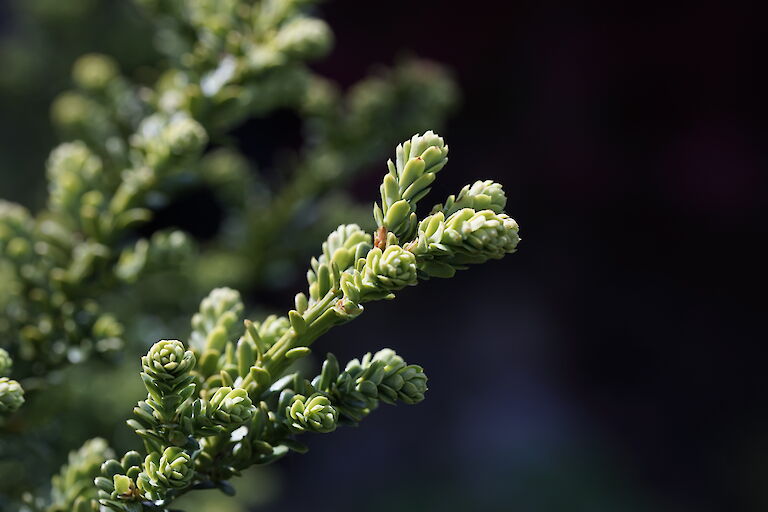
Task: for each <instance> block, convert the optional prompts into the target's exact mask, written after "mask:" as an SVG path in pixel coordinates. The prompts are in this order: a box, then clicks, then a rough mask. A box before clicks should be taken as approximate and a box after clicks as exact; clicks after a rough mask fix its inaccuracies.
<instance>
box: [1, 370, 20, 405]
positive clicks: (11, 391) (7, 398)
mask: <svg viewBox="0 0 768 512" xmlns="http://www.w3.org/2000/svg"><path fill="white" fill-rule="evenodd" d="M22 404H24V389H23V388H22V387H21V384H19V383H18V382H16V381H15V380H11V379H9V378H8V377H0V414H2V413H6V412H14V411H17V410H18V409H19V407H21V406H22Z"/></svg>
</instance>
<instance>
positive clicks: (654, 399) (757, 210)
mask: <svg viewBox="0 0 768 512" xmlns="http://www.w3.org/2000/svg"><path fill="white" fill-rule="evenodd" d="M104 3H105V4H114V5H113V6H112V8H114V9H119V5H118V4H119V2H104ZM568 4H571V3H569V2H562V3H560V2H550V1H537V2H532V1H521V2H489V1H474V2H440V3H431V2H419V3H417V2H409V1H405V0H397V1H390V2H354V1H335V2H328V3H326V4H324V5H323V7H322V12H323V13H324V17H325V19H327V20H328V22H329V23H330V25H331V27H332V28H333V30H334V32H335V35H336V44H335V49H334V51H333V53H332V54H331V56H330V57H328V58H327V59H325V60H324V61H322V62H320V63H318V64H317V65H316V66H315V67H316V69H318V70H319V71H321V72H322V73H324V74H325V75H326V76H328V77H330V78H332V79H334V80H336V81H338V82H340V83H341V84H343V85H348V84H351V83H353V82H354V81H356V80H358V79H360V78H361V77H362V76H364V75H365V73H366V72H367V71H369V69H370V66H371V64H372V63H376V62H392V61H393V60H394V59H395V58H397V57H398V56H400V55H404V54H411V53H412V54H415V55H418V56H419V57H426V58H430V59H434V60H436V61H439V62H442V63H444V64H446V65H447V66H448V67H449V68H451V69H452V70H453V72H454V75H455V78H456V79H457V81H458V82H459V84H460V87H461V90H462V96H463V100H462V105H461V108H460V109H459V110H458V111H457V112H456V113H455V115H454V116H453V118H452V119H451V121H450V123H449V127H448V129H447V130H445V133H443V134H442V135H444V136H445V137H446V139H447V141H448V143H449V144H450V146H451V162H450V163H449V165H448V167H447V168H446V170H445V171H444V172H443V173H441V176H442V178H441V180H440V181H439V182H438V185H437V186H436V187H435V190H434V192H433V195H432V197H433V198H440V197H443V196H445V195H446V194H448V193H453V192H456V191H457V190H458V189H459V188H460V187H461V186H462V185H463V184H464V183H467V182H471V181H473V180H475V179H480V178H493V179H495V180H497V181H500V182H502V183H503V184H504V185H505V188H506V190H507V194H508V196H509V203H508V207H507V210H508V211H509V213H510V215H512V216H513V217H514V218H515V219H517V221H518V222H519V223H520V226H521V235H522V237H523V242H522V243H521V245H520V250H519V252H518V253H517V254H515V255H512V256H510V257H508V258H506V259H504V260H502V261H500V262H494V263H491V264H487V265H483V266H481V267H480V268H474V269H472V270H471V271H468V272H465V273H461V274H459V275H458V276H457V277H456V278H454V279H451V280H446V281H439V280H435V281H432V282H430V283H428V284H426V285H424V286H419V287H418V288H414V289H411V290H407V291H404V292H402V293H401V294H400V295H399V297H398V300H396V301H393V302H391V303H376V304H372V305H371V306H370V307H369V308H368V310H367V312H366V314H365V315H364V317H363V318H362V319H361V320H360V321H358V322H353V323H352V324H350V325H348V326H345V327H343V328H340V329H338V330H337V331H334V334H333V336H332V337H331V338H332V339H330V340H327V341H326V340H324V341H325V343H327V345H324V347H327V348H328V349H331V348H332V349H333V350H334V351H335V352H336V353H337V355H338V356H339V357H340V359H342V360H343V359H345V358H349V357H357V356H359V355H360V354H361V353H363V352H365V351H367V350H372V349H377V348H378V347H380V346H382V345H388V346H392V348H394V349H396V350H397V351H398V352H399V353H401V354H402V355H403V356H404V357H405V358H406V359H407V360H409V361H415V362H418V363H420V364H422V365H423V366H424V367H425V369H426V371H427V373H428V375H429V376H430V388H431V389H430V392H429V394H428V398H427V400H426V401H425V402H424V403H423V404H421V405H419V406H418V407H413V408H409V407H404V406H403V407H397V408H389V407H384V408H381V409H380V410H379V411H378V412H377V413H376V414H373V415H371V417H370V418H368V419H366V420H365V423H364V425H363V426H362V427H361V428H359V429H345V430H340V431H338V432H337V433H336V434H334V435H332V436H314V437H313V438H312V439H310V446H311V451H310V453H309V454H308V455H306V456H302V457H299V456H294V457H289V458H288V459H286V460H284V461H283V462H281V464H280V465H279V466H278V467H277V472H278V474H277V479H276V482H277V483H276V484H275V485H277V486H279V487H280V488H281V489H282V491H281V492H280V493H279V494H278V496H277V498H276V500H274V501H272V502H271V503H270V504H268V505H266V506H265V507H263V508H261V509H260V510H265V511H284V512H288V511H299V510H306V509H308V508H311V509H313V510H314V511H316V512H326V511H328V512H330V511H334V512H339V511H353V510H370V511H385V510H393V509H397V510H413V511H422V510H444V511H454V510H455V511H467V510H488V511H495V510H499V511H501V510H505V511H506V510H510V511H512V510H513V511H520V512H523V511H569V512H575V511H614V510H616V511H635V510H638V511H640V510H643V511H645V510H655V511H659V512H662V511H697V512H703V511H710V510H712V511H714V510H766V508H768V403H766V400H765V399H764V394H765V387H766V386H765V384H766V383H765V377H764V374H765V372H764V365H765V363H764V351H763V350H762V347H761V346H760V345H759V344H758V337H760V338H764V335H761V334H760V333H762V332H763V328H762V327H761V326H762V321H763V320H764V318H763V317H762V315H760V314H761V313H763V311H764V307H759V308H758V305H757V304H756V302H754V301H753V300H752V297H751V296H750V294H749V293H747V291H748V290H750V289H752V290H753V291H756V290H755V289H756V288H757V287H758V282H757V281H758V278H759V277H760V275H759V274H757V273H756V272H755V271H753V270H752V268H753V264H754V263H756V262H757V260H758V258H759V256H758V254H759V253H758V252H757V251H756V249H755V248H754V245H755V244H754V243H753V240H758V239H759V237H761V236H764V232H765V228H764V224H763V223H762V222H761V220H760V217H761V216H762V215H761V214H763V213H765V206H766V199H765V192H764V191H765V185H766V183H765V181H766V178H765V172H764V169H765V166H766V161H765V158H766V154H765V143H764V138H765V123H764V122H763V120H762V119H761V118H760V117H759V115H758V108H759V105H760V104H761V103H762V101H761V100H762V97H763V91H764V90H765V85H766V84H765V83H764V82H761V81H760V80H759V79H758V77H757V76H756V69H757V68H758V67H759V66H760V64H759V63H761V62H762V61H763V60H764V50H763V49H764V47H765V39H766V32H765V30H764V19H763V18H761V17H760V16H758V15H757V12H756V10H751V9H749V8H748V7H746V6H738V5H736V4H733V3H729V4H727V5H726V4H721V5H711V6H707V5H696V6H687V7H683V6H677V7H676V6H673V5H669V4H662V5H657V6H654V5H651V4H647V3H645V4H641V5H628V4H615V5H600V6H599V7H598V6H597V5H593V6H587V5H585V4H581V5H578V6H574V5H568ZM3 5H4V4H3V3H0V15H2V14H1V13H2V12H3ZM111 16H112V18H110V19H113V18H114V12H113V13H111ZM2 20H3V21H2V24H0V30H4V31H11V30H13V31H18V29H19V23H18V20H16V21H13V20H9V19H8V18H7V17H4V18H2ZM123 27H124V30H125V31H126V33H123V34H120V33H115V34H113V35H111V36H110V37H101V38H96V37H94V38H93V41H92V45H91V46H89V45H88V44H89V43H88V41H87V38H85V39H86V41H85V42H82V41H81V42H80V43H79V44H80V45H81V46H82V47H79V48H73V49H71V55H70V54H67V55H60V56H52V55H44V56H42V57H41V58H44V59H46V66H48V67H49V68H56V69H58V68H60V75H56V74H55V73H53V72H51V75H50V76H54V77H55V76H58V82H57V80H55V79H51V80H48V81H47V82H46V83H45V84H39V86H40V87H41V91H39V92H40V94H37V95H36V96H35V98H36V101H37V103H35V104H24V103H23V102H21V100H22V99H23V98H21V99H19V98H18V97H9V95H4V96H3V97H2V98H0V105H2V108H3V110H2V113H1V114H0V115H1V116H2V119H3V120H2V123H0V130H2V134H1V135H2V136H0V157H1V158H2V160H1V161H0V163H1V164H2V168H0V173H2V174H14V173H16V174H17V179H15V180H11V182H12V184H8V182H6V183H4V186H7V187H9V188H8V190H2V191H0V195H1V196H3V197H7V198H9V199H14V200H22V201H24V202H25V203H27V204H31V205H35V204H39V201H40V198H41V197H42V195H41V196H36V195H35V194H30V193H29V191H30V190H33V188H32V185H35V186H37V189H38V190H39V191H41V194H42V189H40V184H41V183H42V179H43V176H44V172H43V162H44V159H45V157H46V156H47V152H48V149H49V148H50V147H51V146H52V144H53V143H54V140H55V139H54V137H53V136H52V135H51V134H50V133H48V132H46V131H45V128H44V127H45V123H43V122H41V119H44V118H45V117H46V116H47V115H48V114H47V108H48V102H49V101H50V98H51V97H52V96H53V95H54V94H55V93H56V92H58V91H60V90H62V89H64V88H65V87H66V86H67V73H68V69H69V65H71V62H72V60H73V59H74V57H75V56H77V55H78V54H79V53H83V52H84V51H96V50H98V51H104V52H106V53H110V49H120V48H121V46H120V45H126V44H128V45H133V44H134V43H136V44H137V45H138V46H139V49H137V50H136V55H137V57H136V62H135V63H132V62H130V60H129V62H128V63H127V64H126V66H127V67H128V68H130V67H131V65H133V64H138V63H140V60H141V58H142V57H141V55H142V54H141V50H140V47H141V44H144V41H142V40H141V38H140V37H137V36H135V35H131V36H128V35H126V34H127V33H128V32H129V31H130V25H127V26H123ZM126 27H127V28H126ZM22 28H23V27H22ZM36 30H39V34H38V37H48V38H51V37H52V38H62V39H61V40H62V41H66V40H67V34H66V33H56V32H51V30H53V29H51V30H47V29H46V28H45V27H42V29H40V27H38V28H37V29H36ZM77 30H81V31H94V30H98V29H97V28H94V27H78V28H77ZM81 39H82V38H81ZM49 72H50V70H49ZM3 73H4V72H3V71H2V70H0V75H2V74H3ZM12 78H13V77H8V76H6V77H3V78H0V80H6V81H7V80H10V79H12ZM27 92H29V91H27ZM46 95H47V96H46ZM265 127H268V132H269V142H270V147H274V145H275V144H276V145H277V147H278V148H279V146H280V145H281V144H282V145H285V146H290V145H292V144H294V143H295V141H296V140H298V139H299V138H300V134H299V133H298V130H299V123H298V121H296V122H293V121H292V119H291V118H290V116H288V115H287V114H285V113H278V114H276V115H275V117H274V118H273V119H272V120H270V119H267V120H262V121H259V122H257V123H251V124H249V125H246V126H244V127H241V128H240V129H239V130H238V131H237V134H236V135H237V137H238V138H240V140H241V141H242V142H241V144H242V146H243V147H244V148H248V147H249V146H251V145H252V144H253V142H252V141H254V140H258V139H259V137H261V136H263V133H264V129H265ZM28 128H29V129H28ZM33 129H34V130H33ZM408 135H410V134H403V138H405V137H406V136H408ZM255 153H258V147H257V150H255ZM257 156H258V155H257ZM262 157H263V155H262ZM383 171H384V167H383V166H380V167H378V168H375V169H372V170H371V172H370V173H368V174H367V175H365V177H363V178H361V179H360V180H359V182H356V183H353V184H351V185H350V187H351V188H352V190H354V191H355V194H356V195H357V197H358V198H359V199H360V200H362V201H366V202H367V201H372V200H373V199H374V197H373V193H372V191H373V190H375V187H376V183H377V181H378V180H379V179H380V174H381V173H382V172H383ZM435 201H437V199H435V200H434V201H432V202H435ZM184 215H187V216H194V215H200V212H199V210H195V209H194V208H189V211H184ZM191 223H192V224H194V217H192V222H191ZM755 267H757V268H759V266H757V265H755ZM299 286H300V284H299V283H298V282H297V284H296V288H298V287H299ZM288 297H289V295H287V294H286V295H281V294H275V295H274V296H266V297H261V296H260V297H259V299H260V300H262V301H266V302H267V306H271V307H274V308H281V309H284V308H285V307H286V306H287V305H288V304H289V298H288ZM383 325H386V326H387V330H389V331H395V332H398V336H396V337H393V338H390V339H384V337H383V336H382V335H381V332H382V328H381V327H382V326H383ZM371 496H376V497H377V499H376V500H374V501H371V499H370V497H371Z"/></svg>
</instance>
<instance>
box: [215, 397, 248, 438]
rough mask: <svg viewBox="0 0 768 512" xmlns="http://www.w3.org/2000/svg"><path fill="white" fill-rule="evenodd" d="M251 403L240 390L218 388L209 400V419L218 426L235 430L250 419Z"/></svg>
mask: <svg viewBox="0 0 768 512" xmlns="http://www.w3.org/2000/svg"><path fill="white" fill-rule="evenodd" d="M253 413H254V406H253V402H252V401H251V399H250V397H249V396H248V393H247V392H246V391H245V390H244V389H241V388H237V389H232V388H229V387H222V388H219V389H218V390H217V391H216V393H215V394H214V395H213V398H211V419H212V420H213V421H214V422H215V423H218V424H219V425H222V426H225V427H230V428H231V429H235V428H237V427H239V426H240V425H242V424H244V423H245V422H247V421H248V420H250V419H251V417H252V416H253Z"/></svg>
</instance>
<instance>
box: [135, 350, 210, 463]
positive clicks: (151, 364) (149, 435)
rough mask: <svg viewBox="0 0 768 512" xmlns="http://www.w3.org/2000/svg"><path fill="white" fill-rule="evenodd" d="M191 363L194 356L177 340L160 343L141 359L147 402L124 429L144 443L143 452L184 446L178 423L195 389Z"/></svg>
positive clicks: (136, 411) (194, 360)
mask: <svg viewBox="0 0 768 512" xmlns="http://www.w3.org/2000/svg"><path fill="white" fill-rule="evenodd" d="M195 363H196V359H195V355H194V354H193V353H192V351H190V350H186V348H185V347H184V344H183V343H182V342H180V341H178V340H160V341H158V342H157V343H155V344H154V345H152V348H150V349H149V352H147V355H145V356H143V357H142V358H141V366H142V370H143V371H142V373H141V379H142V381H143V382H144V387H145V388H146V389H147V398H146V400H144V401H141V402H139V403H138V405H137V406H136V407H135V408H134V410H133V412H134V414H135V415H136V418H135V419H132V420H128V425H129V426H131V427H132V428H133V429H134V430H136V433H137V434H138V435H139V436H140V437H142V438H143V439H144V443H145V445H146V446H147V451H149V452H156V451H162V448H163V447H164V446H168V445H176V444H181V445H183V444H185V443H186V440H187V436H186V435H185V434H184V432H183V431H182V428H181V427H182V425H181V422H182V418H183V415H184V411H185V410H186V409H187V408H188V406H189V405H190V404H189V402H190V399H191V398H192V396H193V394H194V392H195V389H196V385H195V382H194V377H193V376H192V370H193V369H194V367H195Z"/></svg>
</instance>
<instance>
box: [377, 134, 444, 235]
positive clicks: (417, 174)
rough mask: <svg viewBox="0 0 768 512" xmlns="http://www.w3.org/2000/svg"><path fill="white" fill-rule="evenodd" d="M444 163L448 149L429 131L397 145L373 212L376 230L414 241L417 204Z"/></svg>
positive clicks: (388, 163)
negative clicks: (379, 199)
mask: <svg viewBox="0 0 768 512" xmlns="http://www.w3.org/2000/svg"><path fill="white" fill-rule="evenodd" d="M447 162H448V146H446V145H445V141H444V140H443V138H442V137H440V136H438V135H437V134H435V133H433V132H431V131H429V132H426V133H424V134H423V135H414V136H413V138H411V140H409V141H406V142H404V143H402V144H399V145H398V146H397V149H396V150H395V162H392V160H389V161H388V162H387V167H388V168H389V173H388V174H387V175H386V176H384V181H383V182H382V184H381V187H380V190H381V205H379V204H378V203H376V204H375V205H374V209H373V215H374V218H375V219H376V224H377V225H378V226H379V228H384V229H385V230H387V231H391V232H392V233H394V234H395V235H396V236H397V238H398V239H399V240H406V241H407V240H410V239H411V238H413V235H414V234H415V233H416V226H417V224H418V220H417V217H416V204H417V203H418V202H419V200H420V199H422V198H423V197H424V196H426V195H427V194H428V193H429V191H430V185H432V183H433V182H434V181H435V178H436V177H437V176H436V175H437V173H438V172H439V171H440V170H441V169H442V168H443V167H445V164H446V163H447Z"/></svg>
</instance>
